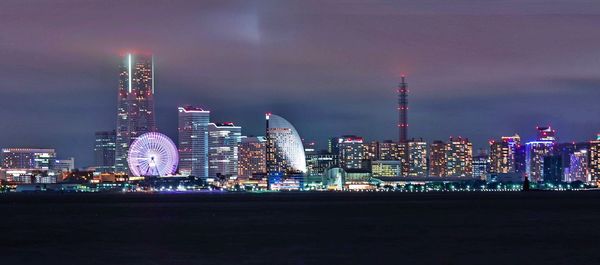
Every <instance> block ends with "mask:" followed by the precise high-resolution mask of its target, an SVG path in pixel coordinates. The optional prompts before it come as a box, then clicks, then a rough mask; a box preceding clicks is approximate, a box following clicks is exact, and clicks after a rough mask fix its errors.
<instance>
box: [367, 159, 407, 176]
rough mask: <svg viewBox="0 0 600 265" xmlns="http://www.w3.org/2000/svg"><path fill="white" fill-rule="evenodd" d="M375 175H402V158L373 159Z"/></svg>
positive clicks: (372, 165) (372, 168) (372, 164)
mask: <svg viewBox="0 0 600 265" xmlns="http://www.w3.org/2000/svg"><path fill="white" fill-rule="evenodd" d="M371 172H372V174H373V177H400V176H402V164H401V162H400V160H375V161H371Z"/></svg>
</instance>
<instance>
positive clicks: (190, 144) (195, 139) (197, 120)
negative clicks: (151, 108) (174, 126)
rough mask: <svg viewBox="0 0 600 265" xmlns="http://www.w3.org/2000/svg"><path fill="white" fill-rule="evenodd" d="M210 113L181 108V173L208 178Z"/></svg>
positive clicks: (192, 108)
mask: <svg viewBox="0 0 600 265" xmlns="http://www.w3.org/2000/svg"><path fill="white" fill-rule="evenodd" d="M209 122H210V111H208V110H203V109H202V108H200V107H192V106H186V107H179V128H178V130H179V173H180V174H183V175H192V176H196V177H201V178H206V177H208V123H209Z"/></svg>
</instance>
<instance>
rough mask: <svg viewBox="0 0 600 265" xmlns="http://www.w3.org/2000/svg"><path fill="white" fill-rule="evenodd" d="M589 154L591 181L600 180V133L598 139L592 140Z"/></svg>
mask: <svg viewBox="0 0 600 265" xmlns="http://www.w3.org/2000/svg"><path fill="white" fill-rule="evenodd" d="M588 155H589V162H588V163H589V168H590V181H593V182H598V181H600V134H598V136H597V137H596V140H593V141H590V148H589V151H588Z"/></svg>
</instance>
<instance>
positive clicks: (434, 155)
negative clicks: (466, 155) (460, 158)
mask: <svg viewBox="0 0 600 265" xmlns="http://www.w3.org/2000/svg"><path fill="white" fill-rule="evenodd" d="M429 176H432V177H445V176H446V143H445V142H443V141H439V140H438V141H433V143H432V144H431V152H430V155H429Z"/></svg>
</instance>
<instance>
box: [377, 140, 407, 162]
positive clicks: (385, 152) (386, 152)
mask: <svg viewBox="0 0 600 265" xmlns="http://www.w3.org/2000/svg"><path fill="white" fill-rule="evenodd" d="M400 153H401V152H400V147H399V144H398V143H396V142H393V141H391V140H387V141H383V142H380V143H379V144H378V148H377V160H401V157H400Z"/></svg>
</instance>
